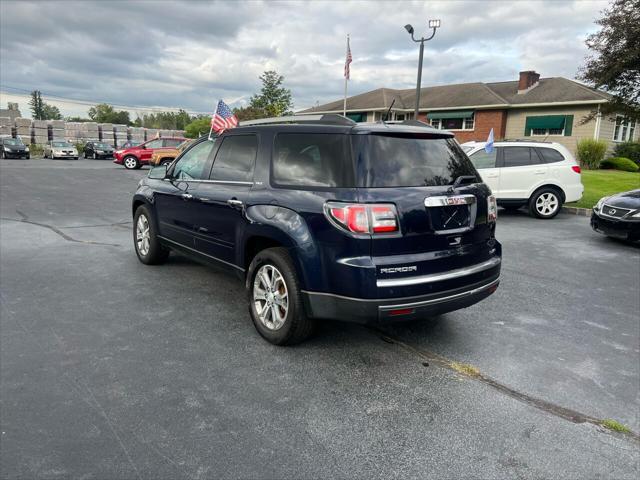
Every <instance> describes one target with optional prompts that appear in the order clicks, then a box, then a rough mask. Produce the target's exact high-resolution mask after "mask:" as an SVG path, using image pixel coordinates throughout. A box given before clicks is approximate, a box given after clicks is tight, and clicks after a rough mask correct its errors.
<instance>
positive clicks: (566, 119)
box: [524, 115, 573, 137]
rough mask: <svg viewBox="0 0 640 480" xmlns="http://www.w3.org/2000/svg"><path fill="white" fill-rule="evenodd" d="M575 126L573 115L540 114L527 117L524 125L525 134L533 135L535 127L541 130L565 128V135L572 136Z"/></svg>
mask: <svg viewBox="0 0 640 480" xmlns="http://www.w3.org/2000/svg"><path fill="white" fill-rule="evenodd" d="M572 127H573V115H540V116H536V117H527V120H526V122H525V125H524V134H525V136H529V135H531V130H533V129H534V128H536V129H541V130H550V129H557V130H563V129H564V135H565V137H568V136H571V133H572Z"/></svg>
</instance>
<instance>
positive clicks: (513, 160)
mask: <svg viewBox="0 0 640 480" xmlns="http://www.w3.org/2000/svg"><path fill="white" fill-rule="evenodd" d="M502 151H503V152H504V166H505V167H523V166H525V165H531V149H530V148H529V147H503V148H502Z"/></svg>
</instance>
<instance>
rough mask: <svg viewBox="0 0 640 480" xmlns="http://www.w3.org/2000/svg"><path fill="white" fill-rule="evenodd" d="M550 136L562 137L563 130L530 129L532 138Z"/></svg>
mask: <svg viewBox="0 0 640 480" xmlns="http://www.w3.org/2000/svg"><path fill="white" fill-rule="evenodd" d="M550 135H564V128H532V129H531V136H532V137H548V136H550Z"/></svg>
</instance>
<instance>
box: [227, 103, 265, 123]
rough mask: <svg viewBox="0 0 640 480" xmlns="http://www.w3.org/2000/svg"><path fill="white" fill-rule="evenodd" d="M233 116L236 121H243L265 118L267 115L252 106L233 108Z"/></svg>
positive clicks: (262, 110) (260, 109)
mask: <svg viewBox="0 0 640 480" xmlns="http://www.w3.org/2000/svg"><path fill="white" fill-rule="evenodd" d="M233 114H234V115H235V116H236V117H237V118H238V121H240V122H241V121H243V120H255V119H257V118H266V117H268V116H269V114H268V113H267V112H266V111H265V110H264V109H262V108H256V107H252V106H250V105H249V106H248V107H241V108H234V109H233Z"/></svg>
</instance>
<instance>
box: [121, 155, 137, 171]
mask: <svg viewBox="0 0 640 480" xmlns="http://www.w3.org/2000/svg"><path fill="white" fill-rule="evenodd" d="M124 166H125V167H127V168H136V159H135V158H132V157H129V158H126V159H125V160H124Z"/></svg>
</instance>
